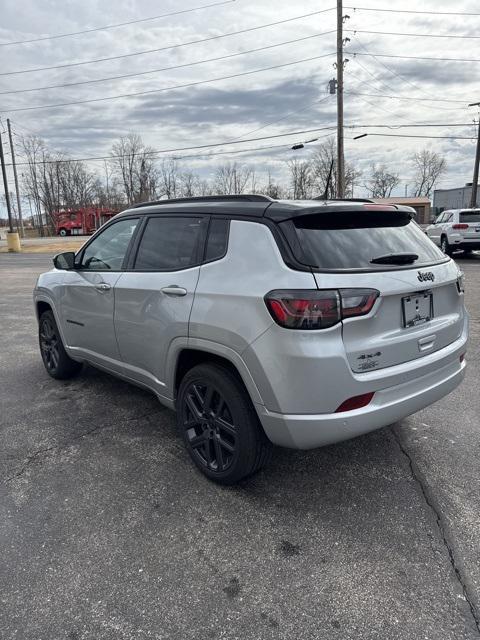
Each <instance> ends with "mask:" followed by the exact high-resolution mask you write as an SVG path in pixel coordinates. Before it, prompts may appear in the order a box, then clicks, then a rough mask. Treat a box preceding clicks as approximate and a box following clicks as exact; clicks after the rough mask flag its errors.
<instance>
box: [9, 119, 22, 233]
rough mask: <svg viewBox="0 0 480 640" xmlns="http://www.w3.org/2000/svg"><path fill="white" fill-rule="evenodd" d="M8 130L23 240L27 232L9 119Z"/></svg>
mask: <svg viewBox="0 0 480 640" xmlns="http://www.w3.org/2000/svg"><path fill="white" fill-rule="evenodd" d="M7 129H8V139H9V141H10V152H11V154H12V167H13V179H14V181H15V193H16V194H17V211H18V222H19V223H20V236H21V237H22V238H23V237H24V236H25V230H24V228H23V218H22V203H21V198H20V191H19V190H18V176H17V165H16V164H15V150H14V147H13V139H12V127H11V126H10V120H9V118H7Z"/></svg>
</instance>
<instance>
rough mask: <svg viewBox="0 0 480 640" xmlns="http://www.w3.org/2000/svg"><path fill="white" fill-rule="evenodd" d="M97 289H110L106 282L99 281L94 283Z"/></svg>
mask: <svg viewBox="0 0 480 640" xmlns="http://www.w3.org/2000/svg"><path fill="white" fill-rule="evenodd" d="M95 289H96V290H97V291H110V289H111V286H110V285H109V284H108V283H107V282H99V283H98V284H96V285H95Z"/></svg>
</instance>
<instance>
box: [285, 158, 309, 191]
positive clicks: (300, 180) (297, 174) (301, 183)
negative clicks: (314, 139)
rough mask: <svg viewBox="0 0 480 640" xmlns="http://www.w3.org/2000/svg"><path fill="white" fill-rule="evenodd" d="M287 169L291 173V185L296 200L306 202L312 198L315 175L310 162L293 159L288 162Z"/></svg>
mask: <svg viewBox="0 0 480 640" xmlns="http://www.w3.org/2000/svg"><path fill="white" fill-rule="evenodd" d="M287 167H288V170H289V171H290V185H291V188H292V191H293V198H294V199H295V200H304V199H306V198H311V197H312V186H313V183H314V175H313V171H312V163H311V161H310V160H300V158H292V159H291V160H287Z"/></svg>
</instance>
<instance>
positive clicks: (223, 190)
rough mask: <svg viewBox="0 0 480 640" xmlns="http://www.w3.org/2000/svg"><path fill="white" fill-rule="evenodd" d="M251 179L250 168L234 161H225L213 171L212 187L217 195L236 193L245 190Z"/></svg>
mask: <svg viewBox="0 0 480 640" xmlns="http://www.w3.org/2000/svg"><path fill="white" fill-rule="evenodd" d="M251 179H252V170H251V169H249V168H248V167H245V166H243V165H238V164H237V163H236V162H233V163H230V162H228V163H226V164H223V165H221V166H220V167H218V169H217V170H216V172H215V179H214V189H215V192H216V193H217V194H219V195H237V194H240V193H244V192H245V188H246V186H247V184H248V182H249V181H250V180H251Z"/></svg>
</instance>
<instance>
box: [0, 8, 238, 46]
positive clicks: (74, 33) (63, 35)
mask: <svg viewBox="0 0 480 640" xmlns="http://www.w3.org/2000/svg"><path fill="white" fill-rule="evenodd" d="M232 2H235V0H222V2H214V3H212V4H204V5H201V6H199V7H192V8H190V9H181V10H179V11H172V12H170V13H162V14H160V15H158V16H150V17H149V18H140V19H139V20H129V21H128V22H117V23H116V24H107V25H104V26H103V27H92V28H91V29H83V31H71V32H70V33H58V34H56V35H53V36H43V37H41V38H31V39H30V40H14V41H11V42H0V47H8V46H10V45H13V44H29V43H32V42H42V41H44V40H56V39H58V38H67V37H69V36H79V35H82V34H84V33H93V32H94V31H106V30H107V29H116V28H117V27H126V26H127V25H131V24H139V23H140V22H151V21H153V20H160V18H169V17H170V16H178V15H180V14H182V13H191V12H192V11H199V10H200V9H209V8H211V7H219V6H221V5H223V4H231V3H232Z"/></svg>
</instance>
